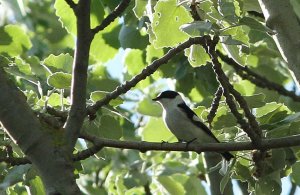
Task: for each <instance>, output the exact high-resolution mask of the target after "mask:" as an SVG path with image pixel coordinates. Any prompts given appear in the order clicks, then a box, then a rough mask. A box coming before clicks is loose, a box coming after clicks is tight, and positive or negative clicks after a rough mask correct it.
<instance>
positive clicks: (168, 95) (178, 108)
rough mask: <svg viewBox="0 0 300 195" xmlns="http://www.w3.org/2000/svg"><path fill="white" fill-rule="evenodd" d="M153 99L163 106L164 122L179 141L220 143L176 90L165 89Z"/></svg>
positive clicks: (229, 155)
mask: <svg viewBox="0 0 300 195" xmlns="http://www.w3.org/2000/svg"><path fill="white" fill-rule="evenodd" d="M152 100H153V101H156V102H158V103H159V104H160V105H161V106H162V108H163V120H164V123H165V125H166V126H167V127H168V129H169V130H170V131H171V132H172V133H173V134H174V135H175V137H176V138H177V139H178V141H179V142H186V143H190V142H193V141H195V142H197V143H220V141H219V140H218V139H217V138H216V137H215V136H214V134H213V133H212V132H211V130H210V129H209V128H208V127H207V126H206V125H205V124H204V123H203V122H202V121H201V119H200V118H199V117H198V116H197V115H196V114H195V112H193V111H192V110H191V109H190V108H189V107H188V106H187V105H186V103H185V102H184V100H183V98H182V97H181V95H180V94H179V93H177V92H176V91H171V90H167V91H163V92H161V93H160V94H159V95H158V96H157V97H156V98H154V99H152ZM220 154H221V155H222V156H223V158H224V159H225V160H227V161H230V159H232V158H233V155H232V154H231V153H229V152H221V153H220Z"/></svg>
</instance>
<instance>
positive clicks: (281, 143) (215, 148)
mask: <svg viewBox="0 0 300 195" xmlns="http://www.w3.org/2000/svg"><path fill="white" fill-rule="evenodd" d="M87 136H88V137H89V138H88V139H89V140H90V141H92V143H93V144H94V146H92V147H91V148H88V149H86V150H83V151H81V152H79V153H78V154H75V155H74V156H73V160H74V161H79V160H84V159H86V158H88V157H90V156H93V155H94V154H96V153H97V152H99V151H100V150H101V149H102V148H104V147H108V148H120V149H132V150H138V151H140V152H147V151H181V152H188V151H194V152H197V153H201V152H225V151H243V150H255V149H257V150H268V149H275V148H286V147H293V146H300V135H293V136H287V137H281V138H270V139H263V140H262V141H261V144H260V145H259V146H255V145H253V143H252V142H228V143H203V144H199V143H190V144H188V145H187V144H186V143H158V142H143V141H120V140H113V139H106V138H98V137H95V136H90V135H82V136H81V137H82V138H85V137H87ZM88 151H89V152H88ZM91 151H93V152H91ZM15 161H16V162H19V164H21V163H20V162H24V163H29V162H30V161H27V160H26V159H22V158H15ZM0 162H8V163H10V164H12V161H9V158H2V159H0ZM19 164H18V165H19Z"/></svg>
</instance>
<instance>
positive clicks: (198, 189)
mask: <svg viewBox="0 0 300 195" xmlns="http://www.w3.org/2000/svg"><path fill="white" fill-rule="evenodd" d="M184 189H185V191H186V194H201V195H206V194H207V192H206V191H205V188H204V187H203V185H202V184H201V181H200V179H199V178H198V177H196V176H192V175H189V178H188V180H187V181H186V182H185V184H184Z"/></svg>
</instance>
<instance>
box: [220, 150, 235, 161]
mask: <svg viewBox="0 0 300 195" xmlns="http://www.w3.org/2000/svg"><path fill="white" fill-rule="evenodd" d="M221 155H222V156H223V157H224V158H225V159H226V160H227V161H230V159H232V158H233V157H234V156H233V155H232V154H230V153H229V152H223V153H221Z"/></svg>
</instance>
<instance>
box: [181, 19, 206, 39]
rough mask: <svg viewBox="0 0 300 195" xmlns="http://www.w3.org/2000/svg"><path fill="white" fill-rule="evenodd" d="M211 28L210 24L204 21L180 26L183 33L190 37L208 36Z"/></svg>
mask: <svg viewBox="0 0 300 195" xmlns="http://www.w3.org/2000/svg"><path fill="white" fill-rule="evenodd" d="M211 28H212V24H211V23H210V22H206V21H194V22H192V23H189V24H184V25H182V26H180V29H181V30H182V31H183V32H186V33H187V34H189V35H190V36H191V37H197V36H203V35H206V34H209V33H210V31H211Z"/></svg>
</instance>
